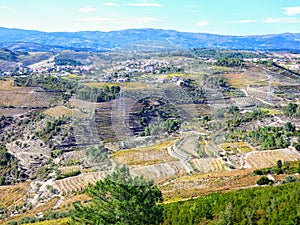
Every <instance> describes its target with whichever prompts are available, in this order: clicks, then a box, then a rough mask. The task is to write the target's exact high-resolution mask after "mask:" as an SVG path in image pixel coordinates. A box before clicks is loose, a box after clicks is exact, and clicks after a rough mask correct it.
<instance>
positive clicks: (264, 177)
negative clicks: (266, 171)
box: [256, 176, 274, 185]
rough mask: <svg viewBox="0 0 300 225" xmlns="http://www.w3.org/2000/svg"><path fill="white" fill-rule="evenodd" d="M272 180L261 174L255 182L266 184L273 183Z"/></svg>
mask: <svg viewBox="0 0 300 225" xmlns="http://www.w3.org/2000/svg"><path fill="white" fill-rule="evenodd" d="M273 183H274V181H272V180H270V179H269V178H268V177H266V176H262V177H261V178H260V179H259V180H258V181H257V182H256V184H257V185H266V184H273Z"/></svg>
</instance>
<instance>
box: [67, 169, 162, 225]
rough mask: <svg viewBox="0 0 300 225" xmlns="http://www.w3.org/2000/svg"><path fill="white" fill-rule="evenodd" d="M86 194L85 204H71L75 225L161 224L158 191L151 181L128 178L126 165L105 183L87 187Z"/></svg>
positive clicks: (160, 195) (160, 198) (100, 182)
mask: <svg viewBox="0 0 300 225" xmlns="http://www.w3.org/2000/svg"><path fill="white" fill-rule="evenodd" d="M86 193H87V194H88V195H89V196H90V197H91V198H92V201H91V202H90V203H88V204H85V205H83V204H74V208H75V210H74V214H73V215H72V221H73V223H74V224H85V225H87V224H90V225H100V224H105V225H107V224H117V225H136V224H139V225H143V224H145V225H146V224H148V225H150V224H159V223H160V222H162V218H163V217H162V216H163V206H162V205H160V204H158V203H159V202H160V201H162V194H161V191H160V190H159V189H158V188H157V187H156V186H155V185H154V183H153V181H147V180H145V179H144V178H143V177H138V176H137V177H134V178H133V177H131V176H130V173H129V169H128V168H127V167H125V166H123V167H120V168H116V170H115V171H114V172H113V173H112V174H111V175H108V176H107V177H106V178H105V179H104V180H102V181H98V182H97V183H96V185H94V186H92V185H90V186H89V187H88V188H87V190H86Z"/></svg>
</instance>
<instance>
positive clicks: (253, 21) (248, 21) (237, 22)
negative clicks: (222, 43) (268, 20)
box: [224, 19, 257, 24]
mask: <svg viewBox="0 0 300 225" xmlns="http://www.w3.org/2000/svg"><path fill="white" fill-rule="evenodd" d="M256 22H257V20H251V19H248V20H236V21H225V22H224V23H227V24H241V23H256Z"/></svg>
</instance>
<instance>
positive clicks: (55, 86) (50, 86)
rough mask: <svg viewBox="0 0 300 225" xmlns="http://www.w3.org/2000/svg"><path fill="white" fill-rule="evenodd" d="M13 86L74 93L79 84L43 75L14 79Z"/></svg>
mask: <svg viewBox="0 0 300 225" xmlns="http://www.w3.org/2000/svg"><path fill="white" fill-rule="evenodd" d="M14 85H15V86H25V87H41V88H44V89H46V90H53V91H68V92H70V93H75V91H76V89H77V88H78V85H79V84H78V83H77V82H76V81H71V80H67V79H63V78H60V77H55V76H51V75H45V76H31V77H16V78H15V79H14Z"/></svg>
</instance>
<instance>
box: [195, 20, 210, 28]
mask: <svg viewBox="0 0 300 225" xmlns="http://www.w3.org/2000/svg"><path fill="white" fill-rule="evenodd" d="M207 25H208V22H207V21H199V22H197V23H196V26H198V27H204V26H207Z"/></svg>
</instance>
